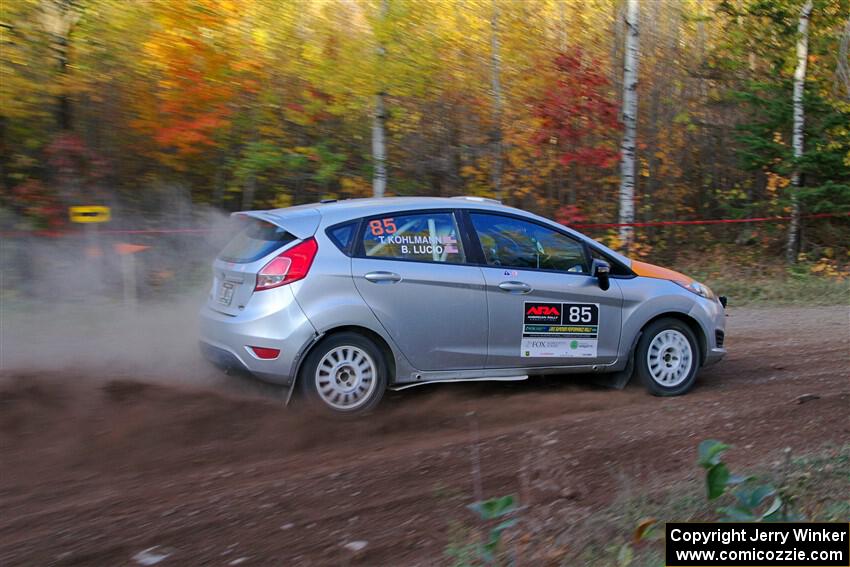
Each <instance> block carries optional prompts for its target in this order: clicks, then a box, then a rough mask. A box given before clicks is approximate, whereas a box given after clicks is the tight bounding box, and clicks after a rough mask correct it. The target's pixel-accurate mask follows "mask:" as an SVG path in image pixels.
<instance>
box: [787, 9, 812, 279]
mask: <svg viewBox="0 0 850 567" xmlns="http://www.w3.org/2000/svg"><path fill="white" fill-rule="evenodd" d="M811 14H812V0H807V1H806V3H805V4H803V8H802V9H801V10H800V22H799V23H798V25H797V68H796V69H794V98H793V101H794V134H793V136H792V138H791V143H792V147H793V150H794V159H795V160H798V159H800V158H801V157H803V143H804V139H803V138H804V134H803V130H804V126H805V122H806V115H805V108H804V107H803V91H804V88H805V82H806V63H807V61H808V58H809V17H810V16H811ZM801 185H802V177H801V175H800V169H799V167H795V168H794V173H793V174H792V175H791V222H790V223H789V225H788V242H787V243H786V247H785V258H786V260H787V261H788V263H793V262H795V261H796V260H797V241H798V240H799V235H800V201H799V196H798V194H797V193H798V191H799V189H800V186H801Z"/></svg>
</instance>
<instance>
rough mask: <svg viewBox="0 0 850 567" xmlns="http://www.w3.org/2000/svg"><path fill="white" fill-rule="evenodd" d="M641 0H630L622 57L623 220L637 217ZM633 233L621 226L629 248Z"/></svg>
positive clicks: (631, 220) (621, 238) (621, 216)
mask: <svg viewBox="0 0 850 567" xmlns="http://www.w3.org/2000/svg"><path fill="white" fill-rule="evenodd" d="M638 18H639V5H638V0H627V9H626V27H627V31H626V53H625V57H624V60H623V143H622V144H621V145H620V154H621V157H620V221H619V222H620V223H632V222H634V220H635V146H636V141H637V112H638V97H637V84H638V62H639V59H640V47H639V36H638ZM633 237H634V229H633V228H632V227H631V226H622V227H620V240H622V242H623V247H624V249H625V251H626V252H628V250H629V247H630V246H631V244H632V240H633Z"/></svg>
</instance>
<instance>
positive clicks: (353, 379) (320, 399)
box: [298, 332, 388, 417]
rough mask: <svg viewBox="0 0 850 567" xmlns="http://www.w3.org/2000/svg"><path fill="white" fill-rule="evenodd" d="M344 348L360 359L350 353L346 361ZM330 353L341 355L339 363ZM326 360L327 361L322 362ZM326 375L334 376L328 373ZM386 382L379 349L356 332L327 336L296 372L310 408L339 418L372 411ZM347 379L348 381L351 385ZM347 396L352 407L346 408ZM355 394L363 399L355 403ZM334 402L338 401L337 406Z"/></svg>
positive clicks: (385, 365) (384, 388)
mask: <svg viewBox="0 0 850 567" xmlns="http://www.w3.org/2000/svg"><path fill="white" fill-rule="evenodd" d="M346 349H347V352H349V353H355V352H357V351H359V353H360V356H361V358H357V357H356V355H354V354H351V355H349V356H351V357H352V358H353V360H352V361H348V362H346V359H345V356H346V355H345V354H344V353H345V352H346ZM331 353H337V354H338V355H340V357H339V359H338V360H339V362H337V363H334V358H333V354H331ZM363 355H365V357H364V356H363ZM326 357H328V359H327V361H326V362H325V363H323V360H324V359H325V358H326ZM359 360H365V363H363V364H358V361H359ZM327 363H330V364H331V366H328V364H327ZM320 364H323V369H324V372H323V373H321V374H320V373H318V372H317V371H318V369H319V365H320ZM370 365H371V366H372V369H371V371H370V372H363V371H362V369H363V368H365V367H368V366H370ZM355 367H356V368H355ZM334 369H338V370H334ZM329 372H331V373H334V375H331V374H328V373H329ZM349 376H350V378H349ZM342 377H344V379H343V378H342ZM367 377H368V378H369V380H368V383H367ZM387 379H388V376H387V364H386V361H385V360H384V356H383V354H382V352H381V349H379V348H378V346H377V345H375V343H374V342H373V341H372V340H370V339H369V338H367V337H365V336H363V335H361V334H359V333H352V332H345V333H339V334H335V335H331V336H329V337H328V338H326V339H324V340H323V341H322V342H320V343H319V344H318V345H316V346H315V347H314V348H313V349H312V350H311V351H310V354H308V355H307V358H306V360H305V361H304V364H303V366H302V367H301V371H300V372H299V376H298V384H299V387H300V389H301V392H302V393H303V395H304V398H305V400H306V401H307V402H308V403H309V405H310V407H311V408H312V409H314V410H316V411H318V412H320V413H322V414H325V415H329V416H337V417H339V416H354V415H362V414H365V413H368V412H369V411H371V410H373V409H374V408H375V406H377V405H378V403H379V402H380V401H381V398H382V397H383V396H384V391H385V390H386V388H387ZM347 380H350V383H349V382H347ZM372 382H374V384H372ZM349 384H350V385H349ZM361 387H363V388H365V389H364V390H363V392H362V393H361ZM343 389H346V390H348V389H351V392H350V394H344V393H342V390H343ZM338 390H339V391H338ZM323 392H324V393H323ZM349 395H350V396H351V400H350V401H351V407H345V405H346V403H347V402H349V399H348V396H349ZM355 395H362V398H361V399H359V400H356V402H355V400H354V397H355ZM334 400H335V401H336V402H337V403H336V405H335V404H334Z"/></svg>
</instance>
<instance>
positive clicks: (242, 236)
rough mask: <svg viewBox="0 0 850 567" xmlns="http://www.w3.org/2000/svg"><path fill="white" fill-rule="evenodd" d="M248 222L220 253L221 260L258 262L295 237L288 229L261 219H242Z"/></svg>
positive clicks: (243, 262)
mask: <svg viewBox="0 0 850 567" xmlns="http://www.w3.org/2000/svg"><path fill="white" fill-rule="evenodd" d="M240 221H241V222H243V223H246V224H245V226H244V227H243V228H242V230H240V231H239V232H238V233H237V234H236V236H234V237H233V238H232V239H231V241H230V242H228V243H227V246H225V247H224V250H222V251H221V253H220V254H219V255H218V258H219V260H224V261H225V262H236V263H239V264H246V263H248V262H256V261H257V260H259V259H260V258H262V257H263V256H267V255H269V254H271V253H272V252H274V251H275V250H277V249H278V248H280V247H281V246H283V245H284V244H289V243H290V242H292V241H293V240H295V237H294V236H293V235H291V234H289V233H288V232H286V229H284V228H282V227H279V226H277V225H276V224H272V223H270V222H266V221H263V220H259V219H252V218H249V219H240Z"/></svg>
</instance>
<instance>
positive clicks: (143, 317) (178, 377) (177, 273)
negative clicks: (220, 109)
mask: <svg viewBox="0 0 850 567" xmlns="http://www.w3.org/2000/svg"><path fill="white" fill-rule="evenodd" d="M169 205H170V206H169V208H168V210H169V213H167V214H165V213H159V214H157V213H154V214H145V215H139V214H135V215H127V216H126V217H122V216H121V215H120V213H119V214H118V215H116V216H117V218H115V219H113V221H112V222H110V223H108V224H104V225H102V226H98V227H96V228H88V227H87V226H86V225H83V226H82V227H81V228H78V229H75V230H74V232H73V233H71V234H63V235H60V236H56V235H52V236H51V235H43V234H40V233H35V232H32V231H26V230H23V231H22V230H16V231H12V232H10V231H9V228H10V227H13V228H14V229H20V226H21V225H20V224H19V223H14V222H11V221H12V220H14V217H13V216H12V215H11V214H10V213H9V212H8V211H4V212H2V213H0V219H2V220H3V221H4V222H3V227H2V229H3V231H4V236H3V239H2V244H1V245H0V252H2V254H1V255H0V272H2V276H0V371H2V372H3V373H5V374H8V373H13V372H20V371H26V372H28V373H30V374H32V372H45V373H47V372H52V373H54V374H57V375H58V376H59V377H61V376H62V373H63V372H68V373H69V374H71V375H73V376H75V377H76V379H79V377H80V376H81V375H91V376H93V377H94V376H98V377H102V378H104V379H111V378H114V377H116V376H133V377H135V378H138V379H150V380H154V381H168V382H189V383H198V382H201V383H204V382H215V381H218V380H221V379H222V378H221V377H220V376H221V375H220V373H219V372H218V371H217V370H216V369H214V368H211V367H210V366H208V365H207V363H206V362H205V361H203V360H202V358H201V356H200V354H199V351H198V346H197V340H198V333H197V313H198V310H199V308H200V306H201V305H202V303H203V302H204V300H205V299H206V296H207V293H208V292H209V286H210V281H211V272H210V263H211V262H212V260H213V258H214V257H215V255H216V253H217V252H218V250H220V249H221V247H222V246H223V245H224V243H225V242H226V241H227V239H228V238H229V237H230V234H231V231H232V226H231V223H230V221H229V217H228V215H226V214H224V213H221V212H219V211H216V210H214V209H212V208H208V207H206V208H205V207H198V206H197V205H195V206H191V205H188V204H186V203H178V205H179V206H175V204H174V203H170V204H169ZM186 227H189V231H185V232H175V233H172V232H141V233H129V234H128V233H126V232H121V231H122V230H129V229H133V230H136V229H142V230H148V231H150V230H154V231H156V230H163V229H173V228H183V229H185V228H186ZM127 245H130V246H127ZM127 250H131V251H132V253H131V254H127V253H124V254H122V253H120V252H121V251H124V252H126V251H127Z"/></svg>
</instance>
